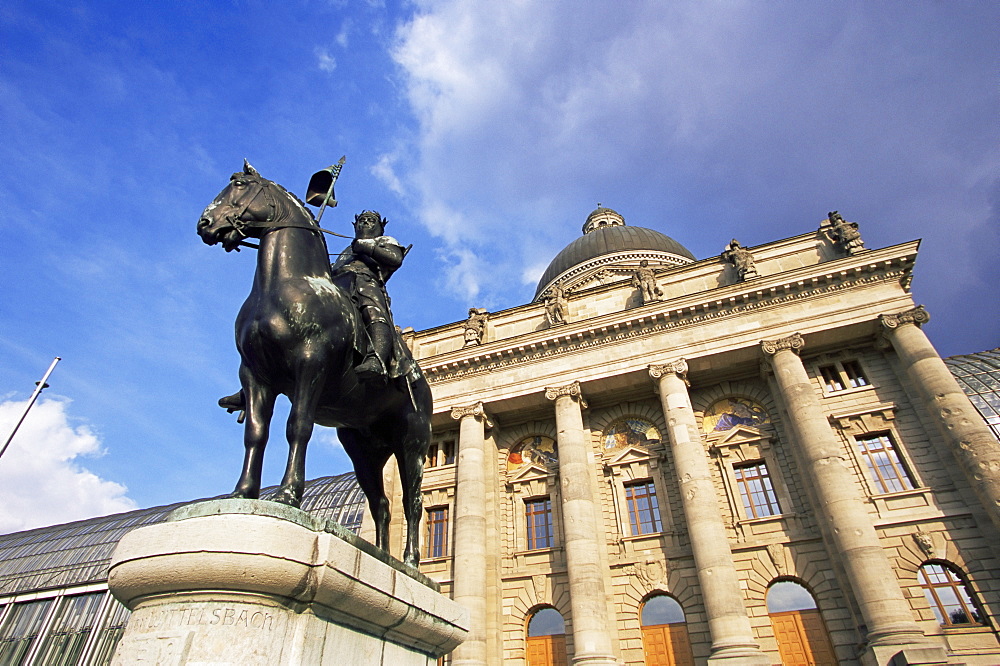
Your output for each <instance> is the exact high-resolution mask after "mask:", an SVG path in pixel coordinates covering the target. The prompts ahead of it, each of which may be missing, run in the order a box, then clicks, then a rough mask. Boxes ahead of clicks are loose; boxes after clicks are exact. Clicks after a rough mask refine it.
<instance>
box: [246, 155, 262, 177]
mask: <svg viewBox="0 0 1000 666" xmlns="http://www.w3.org/2000/svg"><path fill="white" fill-rule="evenodd" d="M243 173H245V174H246V175H248V176H259V175H260V174H259V173H257V169H254V168H253V166H252V165H251V164H250V162H248V161H247V158H245V157H244V158H243Z"/></svg>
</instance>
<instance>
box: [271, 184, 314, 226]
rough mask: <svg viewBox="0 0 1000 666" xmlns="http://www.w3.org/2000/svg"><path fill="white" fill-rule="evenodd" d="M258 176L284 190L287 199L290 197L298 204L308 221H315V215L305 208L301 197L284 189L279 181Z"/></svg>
mask: <svg viewBox="0 0 1000 666" xmlns="http://www.w3.org/2000/svg"><path fill="white" fill-rule="evenodd" d="M260 178H262V179H263V180H267V182H269V183H271V184H272V185H274V186H275V187H277V188H278V189H279V190H281V191H282V192H284V193H285V195H287V196H288V198H289V199H291V200H292V201H293V202H295V204H296V205H298V207H299V209H300V210H301V211H302V212H303V213H305V214H306V217H308V218H309V221H310V222H313V223H315V222H316V216H315V215H313V212H312V211H311V210H309V209H308V208H306V204H305V202H304V201H302V199H299V198H298V196H296V195H295V194H294V193H293V192H289V191H288V190H286V189H285V186H284V185H282V184H281V183H276V182H274V181H273V180H268V179H267V178H264V176H260Z"/></svg>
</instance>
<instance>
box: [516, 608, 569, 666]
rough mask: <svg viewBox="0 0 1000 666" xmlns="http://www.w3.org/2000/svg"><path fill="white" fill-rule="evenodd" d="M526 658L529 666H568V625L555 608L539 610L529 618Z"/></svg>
mask: <svg viewBox="0 0 1000 666" xmlns="http://www.w3.org/2000/svg"><path fill="white" fill-rule="evenodd" d="M525 656H526V659H527V662H528V666H557V665H558V666H563V665H564V664H566V623H565V622H563V616H562V615H561V614H560V613H559V611H557V610H556V609H555V608H552V607H551V606H547V607H544V608H539V609H538V610H536V611H535V612H534V613H532V614H531V617H530V618H528V639H527V641H526V645H525Z"/></svg>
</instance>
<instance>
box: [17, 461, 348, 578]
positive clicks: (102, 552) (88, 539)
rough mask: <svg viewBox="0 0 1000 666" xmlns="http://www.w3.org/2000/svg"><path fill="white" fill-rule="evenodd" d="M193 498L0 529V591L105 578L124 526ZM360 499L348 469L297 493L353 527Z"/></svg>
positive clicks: (160, 517) (308, 506) (309, 506)
mask: <svg viewBox="0 0 1000 666" xmlns="http://www.w3.org/2000/svg"><path fill="white" fill-rule="evenodd" d="M276 491H277V486H271V487H269V488H265V489H263V490H262V491H261V498H262V499H267V498H268V497H269V496H271V495H273V494H274V493H275V492H276ZM221 497H222V496H220V497H217V498H212V499H220V498H221ZM197 501H201V500H197ZM193 503H194V502H178V503H177V504H169V505H167V506H157V507H153V508H150V509H139V510H137V511H128V512H126V513H117V514H112V515H110V516H101V517H99V518H88V519H87V520H78V521H76V522H72V523H66V524H63V525H52V526H50V527H40V528H38V529H34V530H26V531H24V532H14V533H12V534H2V535H0V597H5V596H8V595H16V594H20V593H23V592H29V591H32V592H33V591H39V590H48V589H54V588H64V587H70V586H74V585H86V584H90V583H103V582H105V581H107V578H108V564H109V563H110V560H111V553H112V552H113V551H114V549H115V545H116V544H117V543H118V541H119V540H120V539H121V538H122V537H123V536H124V535H125V533H126V532H129V531H131V530H133V529H135V528H137V527H142V526H143V525H152V524H154V523H160V522H163V521H164V520H166V517H167V514H169V513H170V512H171V511H173V510H174V509H177V508H179V507H181V506H184V505H185V504H193ZM364 504H365V500H364V494H363V493H362V492H361V488H360V487H359V486H358V483H357V480H356V479H355V477H354V473H353V472H351V473H347V474H340V475H338V476H326V477H320V478H318V479H313V480H312V481H308V482H307V483H306V488H305V493H304V494H303V497H302V509H303V510H304V511H307V512H309V513H310V514H312V515H313V516H315V517H317V518H321V519H333V520H335V521H337V522H338V523H340V524H341V525H343V526H344V527H346V528H347V529H349V530H351V531H352V532H355V533H356V532H357V531H358V529H359V528H360V526H361V517H362V515H363V513H364Z"/></svg>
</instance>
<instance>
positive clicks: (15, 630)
mask: <svg viewBox="0 0 1000 666" xmlns="http://www.w3.org/2000/svg"><path fill="white" fill-rule="evenodd" d="M51 605H52V599H42V600H39V601H28V602H26V603H21V604H14V607H13V608H11V609H10V612H9V613H7V620H6V621H5V622H4V625H3V627H2V628H0V663H3V664H21V663H24V662H23V661H22V660H23V659H24V657H25V656H26V655H27V653H28V651H29V650H30V649H31V646H32V644H33V643H34V642H35V639H37V638H38V632H39V631H41V628H42V623H43V622H44V621H45V616H46V615H47V614H48V611H49V608H50V607H51Z"/></svg>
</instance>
